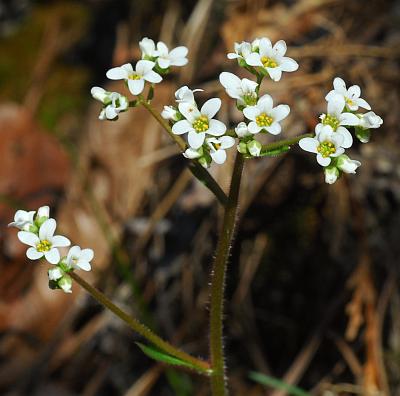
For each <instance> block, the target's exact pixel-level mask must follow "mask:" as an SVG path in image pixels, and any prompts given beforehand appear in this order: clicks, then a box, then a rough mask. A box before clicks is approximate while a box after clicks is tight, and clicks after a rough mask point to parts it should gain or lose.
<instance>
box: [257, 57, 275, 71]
mask: <svg viewBox="0 0 400 396" xmlns="http://www.w3.org/2000/svg"><path fill="white" fill-rule="evenodd" d="M261 62H262V64H263V65H264V67H270V68H274V67H277V66H278V63H277V62H276V60H275V59H272V58H268V57H267V56H263V57H262V58H261Z"/></svg>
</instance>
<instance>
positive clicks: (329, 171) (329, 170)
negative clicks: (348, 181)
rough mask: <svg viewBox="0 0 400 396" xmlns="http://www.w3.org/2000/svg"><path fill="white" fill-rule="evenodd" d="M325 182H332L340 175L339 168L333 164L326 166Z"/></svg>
mask: <svg viewBox="0 0 400 396" xmlns="http://www.w3.org/2000/svg"><path fill="white" fill-rule="evenodd" d="M324 172H325V183H328V184H333V183H335V182H336V180H337V179H338V177H339V176H340V172H339V170H338V169H337V168H336V167H335V166H328V167H326V168H325V169H324Z"/></svg>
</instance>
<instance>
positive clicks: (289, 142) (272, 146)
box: [261, 133, 314, 151]
mask: <svg viewBox="0 0 400 396" xmlns="http://www.w3.org/2000/svg"><path fill="white" fill-rule="evenodd" d="M313 136H314V134H313V133H304V134H303V135H299V136H296V137H293V138H290V139H286V140H279V141H277V142H273V143H269V144H263V146H262V149H261V150H262V151H267V150H275V149H279V148H281V147H284V146H292V145H294V144H297V143H298V142H299V140H301V139H303V138H306V137H313Z"/></svg>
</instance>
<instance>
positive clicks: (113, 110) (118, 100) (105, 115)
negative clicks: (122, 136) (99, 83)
mask: <svg viewBox="0 0 400 396" xmlns="http://www.w3.org/2000/svg"><path fill="white" fill-rule="evenodd" d="M90 93H91V94H92V96H93V98H94V99H97V100H98V101H100V102H101V103H103V104H104V106H105V107H104V108H103V109H102V110H101V112H100V115H99V119H100V120H105V119H108V120H113V119H114V118H116V117H118V115H119V113H120V112H122V111H125V110H126V109H127V108H128V107H129V101H128V98H127V97H126V96H123V95H121V94H120V93H118V92H108V91H106V90H105V89H103V88H101V87H93V88H92V89H91V90H90Z"/></svg>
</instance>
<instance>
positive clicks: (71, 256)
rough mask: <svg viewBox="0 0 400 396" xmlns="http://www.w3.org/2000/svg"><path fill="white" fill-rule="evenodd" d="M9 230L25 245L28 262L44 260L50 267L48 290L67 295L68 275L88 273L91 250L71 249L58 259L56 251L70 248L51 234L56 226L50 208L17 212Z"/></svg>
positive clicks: (69, 287)
mask: <svg viewBox="0 0 400 396" xmlns="http://www.w3.org/2000/svg"><path fill="white" fill-rule="evenodd" d="M8 226H9V227H16V228H18V229H19V230H20V231H19V232H18V239H19V240H20V241H21V242H22V243H24V244H26V245H28V246H29V248H28V249H27V251H26V256H27V257H28V258H29V259H30V260H39V259H42V258H44V259H46V260H47V261H48V262H49V263H50V264H52V265H53V266H54V267H53V268H51V269H49V270H48V276H49V287H50V288H51V289H62V290H63V291H64V292H66V293H71V287H72V279H71V277H70V276H69V275H68V273H69V272H71V271H73V270H75V269H82V270H84V271H90V270H91V266H90V261H91V260H92V259H93V256H94V254H93V250H92V249H81V248H80V247H79V246H72V247H71V248H70V249H69V251H68V253H67V255H66V256H62V255H61V253H60V250H59V248H66V247H68V246H70V245H71V242H70V240H69V239H68V238H66V237H65V236H62V235H54V233H55V231H56V227H57V222H56V220H55V219H53V218H50V208H49V207H48V206H42V207H40V208H39V209H38V211H37V213H36V211H29V212H27V211H25V210H18V211H17V212H16V213H15V216H14V221H13V222H11V223H10V224H9V225H8Z"/></svg>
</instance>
